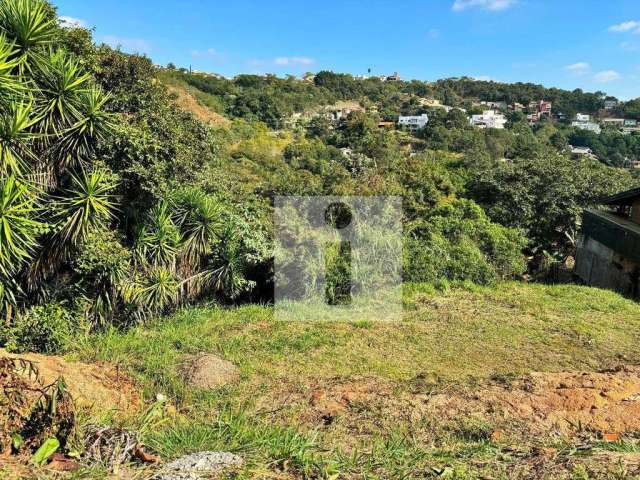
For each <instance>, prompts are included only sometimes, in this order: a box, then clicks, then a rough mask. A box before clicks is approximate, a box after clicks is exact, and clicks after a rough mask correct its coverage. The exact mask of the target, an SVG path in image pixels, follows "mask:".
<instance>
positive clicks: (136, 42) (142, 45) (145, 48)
mask: <svg viewBox="0 0 640 480" xmlns="http://www.w3.org/2000/svg"><path fill="white" fill-rule="evenodd" d="M102 41H103V42H104V43H106V44H107V45H109V46H111V47H113V48H122V49H123V50H126V51H129V52H134V53H149V51H150V50H151V45H150V44H149V42H147V41H146V40H144V39H143V38H129V37H117V36H114V35H106V36H104V37H102Z"/></svg>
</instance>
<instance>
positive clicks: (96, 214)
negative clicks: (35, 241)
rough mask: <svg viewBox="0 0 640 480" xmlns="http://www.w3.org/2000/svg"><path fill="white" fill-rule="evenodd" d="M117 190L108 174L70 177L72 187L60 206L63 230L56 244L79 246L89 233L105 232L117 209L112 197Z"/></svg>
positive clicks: (68, 189)
mask: <svg viewBox="0 0 640 480" xmlns="http://www.w3.org/2000/svg"><path fill="white" fill-rule="evenodd" d="M115 187H116V184H115V183H114V182H113V181H112V180H111V179H110V178H109V177H108V174H107V172H106V171H105V170H94V171H92V172H86V171H84V170H82V171H81V172H80V173H79V174H71V185H70V186H69V187H68V188H66V189H65V190H64V191H63V195H62V196H61V197H60V198H59V202H58V205H59V207H60V211H59V212H58V215H57V216H58V218H59V225H60V229H59V230H58V233H57V234H56V241H57V242H60V243H61V244H62V245H67V244H71V245H78V243H79V242H80V241H82V240H83V239H84V238H85V236H86V235H87V233H88V232H89V230H91V229H98V228H106V227H107V225H108V222H109V220H111V218H112V214H113V211H114V209H115V204H114V197H113V195H112V194H111V192H112V191H113V190H114V189H115Z"/></svg>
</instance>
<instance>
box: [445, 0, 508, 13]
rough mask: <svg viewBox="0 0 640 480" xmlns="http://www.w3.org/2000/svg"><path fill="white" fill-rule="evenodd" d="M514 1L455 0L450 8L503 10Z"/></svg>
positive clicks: (458, 10)
mask: <svg viewBox="0 0 640 480" xmlns="http://www.w3.org/2000/svg"><path fill="white" fill-rule="evenodd" d="M515 3H516V0H455V1H454V2H453V6H452V7H451V9H452V10H453V11H454V12H461V11H463V10H467V9H468V8H481V9H483V10H491V11H494V12H495V11H498V10H505V9H507V8H509V7H511V6H513V5H514V4H515Z"/></svg>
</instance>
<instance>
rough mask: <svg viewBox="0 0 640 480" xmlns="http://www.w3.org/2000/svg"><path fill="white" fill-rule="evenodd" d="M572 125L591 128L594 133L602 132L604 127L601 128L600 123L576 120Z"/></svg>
mask: <svg viewBox="0 0 640 480" xmlns="http://www.w3.org/2000/svg"><path fill="white" fill-rule="evenodd" d="M571 126H572V127H577V128H581V129H582V130H590V131H592V132H594V133H600V132H601V131H602V129H601V128H600V125H598V124H597V123H594V122H579V121H574V122H571Z"/></svg>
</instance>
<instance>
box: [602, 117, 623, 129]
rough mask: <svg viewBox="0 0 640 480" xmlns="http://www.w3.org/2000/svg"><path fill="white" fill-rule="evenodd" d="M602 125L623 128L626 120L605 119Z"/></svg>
mask: <svg viewBox="0 0 640 480" xmlns="http://www.w3.org/2000/svg"><path fill="white" fill-rule="evenodd" d="M602 123H603V124H605V125H614V126H616V127H622V126H623V125H624V118H603V119H602Z"/></svg>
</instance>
